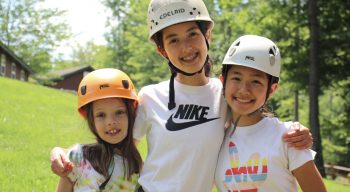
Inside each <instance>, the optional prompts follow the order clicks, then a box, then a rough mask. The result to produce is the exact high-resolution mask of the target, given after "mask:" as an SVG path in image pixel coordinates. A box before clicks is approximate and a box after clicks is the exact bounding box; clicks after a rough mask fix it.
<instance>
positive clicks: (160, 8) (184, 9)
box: [147, 0, 214, 42]
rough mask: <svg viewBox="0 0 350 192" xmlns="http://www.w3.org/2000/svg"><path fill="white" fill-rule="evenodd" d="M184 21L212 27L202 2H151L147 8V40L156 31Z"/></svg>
mask: <svg viewBox="0 0 350 192" xmlns="http://www.w3.org/2000/svg"><path fill="white" fill-rule="evenodd" d="M186 21H207V22H208V23H209V28H212V27H213V25H214V22H213V20H212V19H211V18H210V16H209V12H208V10H207V7H206V6H205V4H204V2H203V1H202V0H151V2H150V4H149V7H148V16H147V24H148V30H149V37H148V39H149V40H150V41H152V42H153V40H152V37H153V35H154V34H156V33H157V32H158V31H161V30H162V29H164V28H166V27H169V26H171V25H174V24H177V23H182V22H186Z"/></svg>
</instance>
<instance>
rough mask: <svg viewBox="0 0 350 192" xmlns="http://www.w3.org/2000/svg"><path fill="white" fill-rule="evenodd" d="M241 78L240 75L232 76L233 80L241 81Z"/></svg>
mask: <svg viewBox="0 0 350 192" xmlns="http://www.w3.org/2000/svg"><path fill="white" fill-rule="evenodd" d="M240 80H241V78H240V77H237V76H233V77H232V78H231V81H240Z"/></svg>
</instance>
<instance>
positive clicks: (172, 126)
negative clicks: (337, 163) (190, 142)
mask: <svg viewBox="0 0 350 192" xmlns="http://www.w3.org/2000/svg"><path fill="white" fill-rule="evenodd" d="M215 119H219V117H217V118H212V119H200V120H196V121H190V122H184V123H176V122H174V121H173V115H171V116H170V117H169V119H168V121H167V122H166V124H165V127H166V129H167V130H169V131H179V130H183V129H187V128H189V127H193V126H196V125H200V124H203V123H207V122H209V121H213V120H215Z"/></svg>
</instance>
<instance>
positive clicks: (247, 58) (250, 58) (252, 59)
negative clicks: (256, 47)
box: [244, 55, 255, 61]
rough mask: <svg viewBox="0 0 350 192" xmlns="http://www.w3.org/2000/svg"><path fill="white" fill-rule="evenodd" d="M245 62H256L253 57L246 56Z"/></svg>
mask: <svg viewBox="0 0 350 192" xmlns="http://www.w3.org/2000/svg"><path fill="white" fill-rule="evenodd" d="M244 60H251V61H255V59H254V57H252V56H248V55H247V56H245V59H244Z"/></svg>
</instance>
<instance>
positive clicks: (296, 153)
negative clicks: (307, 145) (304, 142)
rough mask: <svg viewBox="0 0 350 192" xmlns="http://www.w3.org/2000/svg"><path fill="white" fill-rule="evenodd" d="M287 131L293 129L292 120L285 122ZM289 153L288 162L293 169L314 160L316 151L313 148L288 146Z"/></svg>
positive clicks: (291, 169)
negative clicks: (302, 148)
mask: <svg viewBox="0 0 350 192" xmlns="http://www.w3.org/2000/svg"><path fill="white" fill-rule="evenodd" d="M285 125H286V127H287V130H286V132H287V131H290V130H291V122H288V123H285ZM286 148H287V154H288V164H289V170H290V171H293V170H294V169H296V168H298V167H300V166H302V165H304V164H305V163H306V162H308V161H310V160H314V157H315V155H316V152H315V151H313V150H311V149H304V150H299V149H295V148H294V147H286Z"/></svg>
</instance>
